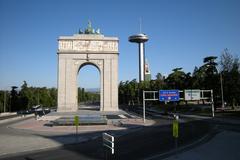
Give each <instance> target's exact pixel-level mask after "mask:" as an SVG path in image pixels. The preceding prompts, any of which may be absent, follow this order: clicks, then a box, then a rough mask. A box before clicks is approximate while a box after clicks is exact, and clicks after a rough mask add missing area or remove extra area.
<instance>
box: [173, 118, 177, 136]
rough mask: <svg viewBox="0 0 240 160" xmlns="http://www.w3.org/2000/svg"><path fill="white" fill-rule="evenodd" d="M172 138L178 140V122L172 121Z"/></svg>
mask: <svg viewBox="0 0 240 160" xmlns="http://www.w3.org/2000/svg"><path fill="white" fill-rule="evenodd" d="M173 137H175V138H178V121H177V120H174V121H173Z"/></svg>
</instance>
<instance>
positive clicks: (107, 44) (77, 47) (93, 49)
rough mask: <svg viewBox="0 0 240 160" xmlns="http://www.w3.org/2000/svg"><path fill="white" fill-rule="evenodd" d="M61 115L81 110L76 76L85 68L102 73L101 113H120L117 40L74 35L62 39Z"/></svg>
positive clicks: (60, 75)
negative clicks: (87, 66) (118, 111)
mask: <svg viewBox="0 0 240 160" xmlns="http://www.w3.org/2000/svg"><path fill="white" fill-rule="evenodd" d="M58 41H59V46H58V108H57V111H58V112H75V111H77V110H78V101H77V76H78V71H79V69H80V68H81V67H82V66H84V65H86V64H92V65H94V66H96V67H97V68H98V70H99V73H100V97H101V98H100V111H117V110H118V38H116V37H104V36H103V35H91V34H90V35H85V34H81V35H79V34H78V35H74V36H67V37H66V36H65V37H60V38H59V40H58Z"/></svg>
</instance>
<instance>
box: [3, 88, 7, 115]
mask: <svg viewBox="0 0 240 160" xmlns="http://www.w3.org/2000/svg"><path fill="white" fill-rule="evenodd" d="M6 92H7V91H6V90H5V92H4V108H3V112H6V103H7V102H6V99H7V96H6Z"/></svg>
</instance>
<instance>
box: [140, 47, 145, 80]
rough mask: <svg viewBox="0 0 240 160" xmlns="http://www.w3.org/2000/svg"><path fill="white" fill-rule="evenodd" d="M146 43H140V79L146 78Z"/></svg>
mask: <svg viewBox="0 0 240 160" xmlns="http://www.w3.org/2000/svg"><path fill="white" fill-rule="evenodd" d="M144 50H145V49H144V43H139V81H140V82H141V81H144V80H145V53H144Z"/></svg>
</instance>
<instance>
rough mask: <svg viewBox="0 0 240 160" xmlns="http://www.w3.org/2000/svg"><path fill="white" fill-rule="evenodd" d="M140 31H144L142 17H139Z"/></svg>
mask: <svg viewBox="0 0 240 160" xmlns="http://www.w3.org/2000/svg"><path fill="white" fill-rule="evenodd" d="M139 32H140V33H142V18H141V17H140V18H139Z"/></svg>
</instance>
